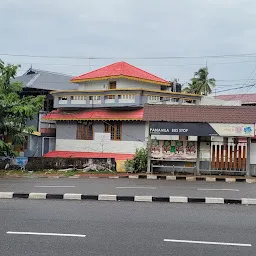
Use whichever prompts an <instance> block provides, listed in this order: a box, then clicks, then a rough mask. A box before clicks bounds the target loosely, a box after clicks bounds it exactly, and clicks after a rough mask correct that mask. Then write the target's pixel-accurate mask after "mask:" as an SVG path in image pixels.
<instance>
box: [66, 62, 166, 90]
mask: <svg viewBox="0 0 256 256" xmlns="http://www.w3.org/2000/svg"><path fill="white" fill-rule="evenodd" d="M108 78H127V79H132V80H139V81H143V82H149V83H156V84H162V85H167V86H168V85H170V82H168V81H166V80H164V79H162V78H160V77H157V76H155V75H153V74H150V73H148V72H146V71H144V70H142V69H139V68H137V67H135V66H132V65H130V64H128V63H126V62H124V61H122V62H116V63H113V64H111V65H108V66H106V67H103V68H100V69H97V70H94V71H91V72H89V73H85V74H83V75H80V76H77V77H74V78H72V79H71V80H70V81H71V82H74V83H77V82H85V81H90V80H102V79H108Z"/></svg>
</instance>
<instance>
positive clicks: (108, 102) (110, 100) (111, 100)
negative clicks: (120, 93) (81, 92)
mask: <svg viewBox="0 0 256 256" xmlns="http://www.w3.org/2000/svg"><path fill="white" fill-rule="evenodd" d="M113 103H115V99H105V104H113Z"/></svg>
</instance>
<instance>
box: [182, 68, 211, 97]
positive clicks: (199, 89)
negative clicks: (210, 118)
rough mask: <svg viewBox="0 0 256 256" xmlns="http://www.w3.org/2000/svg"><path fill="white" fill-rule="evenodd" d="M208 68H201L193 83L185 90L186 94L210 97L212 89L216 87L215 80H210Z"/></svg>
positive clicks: (196, 73)
mask: <svg viewBox="0 0 256 256" xmlns="http://www.w3.org/2000/svg"><path fill="white" fill-rule="evenodd" d="M208 75H209V72H208V68H207V67H205V68H200V69H199V70H198V71H197V72H195V77H193V78H192V79H191V83H189V84H188V86H187V87H186V88H184V90H183V91H184V92H186V93H193V94H199V95H208V94H209V93H211V92H212V88H213V87H215V79H214V78H208Z"/></svg>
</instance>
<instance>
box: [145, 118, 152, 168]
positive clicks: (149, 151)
mask: <svg viewBox="0 0 256 256" xmlns="http://www.w3.org/2000/svg"><path fill="white" fill-rule="evenodd" d="M146 137H147V151H148V154H147V155H148V159H147V173H151V134H150V131H149V122H146Z"/></svg>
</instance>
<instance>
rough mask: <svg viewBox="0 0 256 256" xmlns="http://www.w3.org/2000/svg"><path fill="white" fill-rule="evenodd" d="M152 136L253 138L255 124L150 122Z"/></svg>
mask: <svg viewBox="0 0 256 256" xmlns="http://www.w3.org/2000/svg"><path fill="white" fill-rule="evenodd" d="M149 133H150V135H179V136H222V137H253V136H254V124H222V123H171V122H150V125H149Z"/></svg>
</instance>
